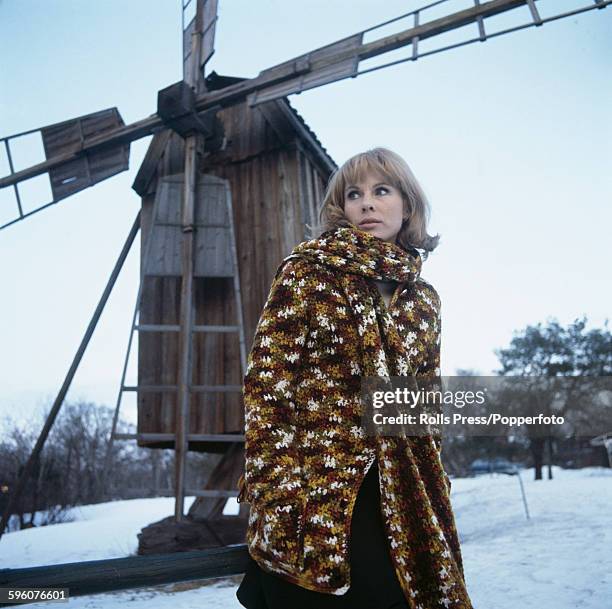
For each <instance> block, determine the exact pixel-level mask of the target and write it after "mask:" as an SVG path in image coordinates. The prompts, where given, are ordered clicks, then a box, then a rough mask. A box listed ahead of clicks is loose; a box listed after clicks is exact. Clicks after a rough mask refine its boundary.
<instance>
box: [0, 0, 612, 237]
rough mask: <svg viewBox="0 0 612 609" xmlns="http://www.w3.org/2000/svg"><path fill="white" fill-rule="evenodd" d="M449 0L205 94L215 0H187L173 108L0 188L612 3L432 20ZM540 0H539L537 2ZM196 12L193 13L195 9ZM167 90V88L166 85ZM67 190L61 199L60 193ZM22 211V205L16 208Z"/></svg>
mask: <svg viewBox="0 0 612 609" xmlns="http://www.w3.org/2000/svg"><path fill="white" fill-rule="evenodd" d="M449 1H450V0H438V1H436V2H432V3H430V4H427V5H424V6H421V7H419V8H417V9H413V10H412V11H410V12H408V13H405V14H403V15H400V16H398V17H396V18H395V19H392V20H389V21H386V22H384V23H381V24H378V25H375V26H373V27H371V28H368V29H367V30H363V31H361V32H358V33H357V34H354V35H352V36H349V37H347V38H344V39H342V40H339V41H336V42H334V43H332V44H329V45H326V46H324V47H321V48H318V49H315V50H313V51H311V52H309V53H305V54H303V55H300V56H298V57H294V58H293V59H290V60H288V61H284V62H282V63H280V64H277V65H276V66H273V67H271V68H268V69H266V70H263V71H261V72H260V73H259V74H258V75H257V76H256V77H255V78H252V79H248V80H244V81H242V82H240V83H238V84H235V85H232V86H229V87H226V88H224V89H223V90H221V91H216V92H214V93H209V92H206V91H204V90H203V89H204V79H203V74H202V67H203V66H204V64H205V63H206V62H207V61H208V60H209V59H210V57H211V56H212V53H213V52H214V35H215V25H216V21H217V1H216V0H189V2H188V3H187V4H185V5H184V8H183V11H185V7H188V6H191V3H196V4H195V6H196V8H199V9H200V11H201V12H200V14H201V15H202V23H201V25H200V26H198V27H196V21H195V20H196V17H194V18H193V19H192V20H191V21H190V22H189V24H188V26H187V27H186V28H185V30H184V32H183V59H184V69H189V70H191V71H190V72H185V74H186V75H187V74H189V75H190V77H189V78H185V80H184V81H183V83H189V85H190V86H189V87H186V86H183V87H182V88H181V87H180V86H179V85H180V83H177V84H176V85H174V87H175V89H176V90H175V91H172V92H171V94H172V95H174V96H175V98H177V99H179V100H180V103H179V104H175V106H176V107H174V108H173V110H172V112H171V113H170V114H168V113H167V112H165V111H164V109H163V108H162V107H161V106H160V101H159V98H158V111H157V113H156V114H153V115H151V116H149V117H148V118H146V119H143V120H141V121H137V122H136V123H133V124H131V125H127V126H116V127H115V128H114V129H109V130H108V131H106V132H104V133H101V134H98V135H96V136H95V137H92V138H91V139H84V140H83V141H82V142H81V143H80V146H77V147H76V148H73V149H71V151H70V152H69V153H63V154H60V155H57V154H56V155H55V156H52V157H51V158H48V159H47V161H45V162H44V163H40V164H39V165H36V166H34V167H30V168H28V169H24V170H22V171H19V172H13V169H12V167H11V173H10V174H9V175H8V176H4V177H2V178H0V188H6V187H9V186H13V187H14V188H15V194H16V202H17V206H19V195H18V189H17V184H18V183H19V182H21V181H24V180H26V179H29V178H31V177H33V176H36V175H40V174H42V173H50V172H51V171H52V170H57V172H58V175H61V174H62V171H63V169H62V168H63V167H64V166H65V165H67V164H69V163H71V162H74V161H76V160H77V159H80V158H82V157H84V156H90V157H91V155H92V154H94V153H95V152H96V151H98V150H102V149H106V150H117V148H118V147H119V146H125V145H126V144H128V143H129V142H132V141H135V140H137V139H140V138H142V137H145V136H148V135H152V134H154V133H156V132H158V131H160V130H163V129H164V128H166V127H170V128H172V129H174V130H177V125H180V124H182V125H183V129H184V125H185V123H186V124H187V125H188V127H189V128H192V127H193V128H194V129H196V130H199V131H204V132H205V131H206V127H205V126H204V123H205V121H202V120H201V118H200V117H201V114H202V113H204V112H208V113H209V117H210V115H211V114H214V110H215V108H219V107H228V106H231V105H233V104H237V103H240V102H242V101H243V100H244V99H245V98H247V99H248V102H249V105H251V106H254V105H257V104H261V103H263V102H266V101H271V100H274V99H278V98H280V97H284V96H287V95H291V94H299V93H301V92H302V91H306V90H308V89H313V88H315V87H320V86H322V85H325V84H330V83H332V82H336V81H339V80H343V79H345V78H349V77H351V78H354V77H356V76H359V75H361V74H365V73H367V72H371V71H373V70H379V69H382V68H385V67H388V66H391V65H395V64H397V63H401V62H405V61H415V60H417V59H420V58H422V57H426V56H428V55H432V54H434V53H439V52H443V51H447V50H450V49H453V48H457V47H459V46H463V45H466V44H471V43H473V42H484V41H486V40H489V39H490V38H494V37H496V36H500V35H504V34H508V33H511V32H514V31H517V30H519V29H524V28H527V27H533V26H541V25H543V24H544V23H547V22H549V21H554V20H557V19H562V18H566V17H571V16H573V15H577V14H579V13H583V12H586V11H590V10H593V9H603V8H606V7H607V6H608V5H609V4H611V3H612V0H589V1H588V2H587V0H574V2H575V4H576V6H575V8H574V9H572V10H569V11H565V12H551V13H550V14H546V15H544V14H541V12H540V10H539V9H538V5H537V4H536V1H537V0H490V1H489V2H481V0H473V2H474V6H472V7H470V8H467V9H464V10H461V11H457V12H454V13H449V14H448V15H444V16H442V17H438V18H436V19H430V20H429V21H428V20H427V17H428V15H429V14H430V13H431V12H432V11H433V10H434V9H436V8H437V7H443V6H444V5H445V4H446V3H448V2H449ZM541 3H542V0H540V4H541ZM557 8H558V5H557ZM510 11H516V12H517V13H518V12H519V11H520V12H521V14H522V15H524V16H525V20H524V22H523V23H520V24H518V25H513V26H512V27H509V28H506V29H503V30H498V31H493V32H489V31H487V23H486V19H489V18H493V17H496V16H499V15H502V14H504V13H508V12H510ZM196 14H198V13H197V11H196ZM405 19H411V20H412V21H413V26H412V27H410V28H409V29H404V30H401V31H399V32H397V33H394V34H391V35H388V36H385V37H383V38H379V39H377V40H374V41H372V42H369V43H364V42H363V39H364V36H365V34H367V33H369V32H372V31H375V30H377V29H379V28H382V27H388V26H389V25H390V24H391V23H394V22H399V21H400V20H405ZM469 25H473V26H474V27H475V32H477V35H476V36H474V37H472V38H467V39H466V40H462V41H460V42H457V43H453V44H450V45H446V46H442V47H439V48H436V49H432V50H429V51H425V52H420V50H419V43H420V42H422V41H424V40H429V39H435V38H436V37H442V36H443V35H444V34H446V33H448V32H451V31H453V30H458V29H459V28H463V27H465V26H469ZM196 32H198V34H197V35H196V36H197V38H199V40H198V42H197V44H198V45H199V48H200V51H199V56H200V59H199V60H198V65H199V69H198V70H197V71H196V72H194V71H193V57H192V55H193V51H189V52H187V50H186V49H187V42H188V41H189V39H191V40H192V41H193V37H194V34H195V33H196ZM405 46H412V53H411V54H410V55H409V56H407V57H405V58H402V59H399V60H395V61H391V62H388V63H385V64H382V65H377V66H374V67H370V68H365V69H363V70H361V71H360V70H359V66H360V64H361V63H362V62H365V61H367V60H370V59H373V58H375V57H379V56H382V55H384V54H386V53H390V52H392V51H395V50H397V49H399V48H402V47H405ZM168 89H170V87H169V88H168ZM188 89H189V90H188ZM164 91H165V90H164ZM161 93H162V92H160V95H161ZM81 118H85V117H81ZM73 120H79V119H73ZM67 122H70V121H67ZM10 139H11V138H4V143H5V145H7V140H10ZM79 184H81V185H83V186H82V188H87V187H88V186H91V185H92V184H87V183H86V182H83V181H80V182H79ZM76 186H77V185H75V189H74V190H72V191H71V192H69V193H67V194H66V195H65V196H69V194H74V192H78V190H81V189H82V188H79V189H76ZM65 196H64V197H63V198H65ZM58 200H59V199H58ZM53 202H55V200H54V201H52V202H51V203H53ZM48 205H50V203H48V204H47V205H43V206H40V207H39V208H37V210H36V211H40V210H41V209H44V208H45V207H47V206H48ZM19 211H20V212H21V210H19ZM28 215H29V214H28ZM25 217H26V216H25V215H23V214H21V213H20V214H19V215H18V217H17V218H16V219H15V220H13V221H11V222H9V223H8V224H13V223H14V222H16V221H19V220H22V219H24V218H25ZM8 224H5V225H4V226H0V229H2V228H5V227H6V226H8Z"/></svg>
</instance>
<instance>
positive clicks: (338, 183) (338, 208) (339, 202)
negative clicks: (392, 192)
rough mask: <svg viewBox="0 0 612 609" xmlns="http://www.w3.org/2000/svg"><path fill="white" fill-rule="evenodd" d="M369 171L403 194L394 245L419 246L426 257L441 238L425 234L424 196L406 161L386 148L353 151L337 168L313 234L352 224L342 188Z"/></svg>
mask: <svg viewBox="0 0 612 609" xmlns="http://www.w3.org/2000/svg"><path fill="white" fill-rule="evenodd" d="M369 172H373V173H378V174H381V175H382V176H383V177H384V179H385V180H386V181H388V182H389V183H390V184H391V186H393V187H394V188H396V189H397V190H399V192H400V193H401V195H402V199H403V201H404V213H403V215H404V220H403V222H402V228H401V229H400V231H399V233H398V235H397V239H396V243H397V245H399V246H400V247H402V248H403V249H405V250H408V249H410V248H415V249H417V250H418V249H421V250H423V259H424V260H425V259H427V256H428V255H429V252H431V251H433V250H434V249H435V248H436V247H437V246H438V242H439V240H440V235H439V234H437V235H436V236H433V237H432V236H431V235H429V234H428V233H427V222H428V221H429V216H430V206H429V202H428V200H427V196H426V195H425V193H424V192H423V189H422V188H421V186H420V184H419V182H418V180H417V179H416V177H415V176H414V174H413V173H412V170H411V169H410V167H409V166H408V163H406V161H405V160H404V159H403V158H402V157H401V156H400V155H399V154H397V153H395V152H393V151H391V150H389V149H387V148H372V149H371V150H368V151H367V152H361V153H359V154H356V155H355V156H353V157H351V158H350V159H349V160H348V161H346V162H345V163H344V164H343V165H342V166H341V167H339V168H338V169H336V171H335V172H334V173H333V174H332V176H331V178H330V180H329V183H328V184H327V188H326V190H325V196H324V198H323V203H322V204H321V208H320V210H319V224H318V225H317V226H315V227H312V230H313V232H314V236H315V237H318V236H319V235H321V233H323V232H325V231H327V230H330V229H334V228H338V227H340V226H352V224H351V223H350V222H349V221H348V219H347V217H346V215H345V214H344V193H345V189H346V187H347V186H348V185H349V184H355V183H356V182H360V181H362V180H363V179H364V177H365V175H366V173H369Z"/></svg>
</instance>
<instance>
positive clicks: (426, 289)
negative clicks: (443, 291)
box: [415, 277, 442, 311]
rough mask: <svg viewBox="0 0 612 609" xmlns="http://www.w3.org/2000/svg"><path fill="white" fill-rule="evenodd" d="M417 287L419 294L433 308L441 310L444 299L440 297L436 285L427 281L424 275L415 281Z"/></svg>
mask: <svg viewBox="0 0 612 609" xmlns="http://www.w3.org/2000/svg"><path fill="white" fill-rule="evenodd" d="M415 289H416V292H417V294H418V295H419V296H420V297H421V298H422V299H423V300H424V301H425V302H426V303H427V304H428V305H429V306H430V307H432V308H433V309H435V310H436V311H439V310H440V307H441V305H442V301H441V299H440V294H438V291H437V290H436V288H434V286H433V285H432V284H431V283H429V281H426V280H425V279H423V278H422V277H419V278H418V279H417V280H416V281H415Z"/></svg>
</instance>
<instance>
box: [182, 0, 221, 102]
mask: <svg viewBox="0 0 612 609" xmlns="http://www.w3.org/2000/svg"><path fill="white" fill-rule="evenodd" d="M198 2H199V3H200V4H202V9H201V10H202V15H203V26H202V29H201V32H200V35H201V36H202V50H201V57H200V62H199V63H200V65H199V70H200V74H202V76H203V73H202V70H203V69H204V66H205V65H206V63H207V62H208V61H209V59H210V58H211V57H212V56H213V54H214V52H215V30H216V26H217V0H186V1H182V15H181V16H182V24H183V80H184V81H188V79H189V75H190V74H191V71H192V69H193V68H192V57H193V55H192V52H191V39H192V36H193V35H194V33H195V32H196V16H197V3H198ZM186 24H187V25H186ZM198 81H199V83H201V82H202V79H198ZM202 90H203V88H202V87H201V85H200V87H199V89H198V93H201V92H202Z"/></svg>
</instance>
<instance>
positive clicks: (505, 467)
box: [470, 457, 522, 476]
mask: <svg viewBox="0 0 612 609" xmlns="http://www.w3.org/2000/svg"><path fill="white" fill-rule="evenodd" d="M520 467H522V464H519V463H512V461H508V459H504V458H501V457H498V458H496V459H476V460H475V461H472V463H471V465H470V472H471V473H472V475H473V476H478V475H480V474H490V473H493V472H497V473H500V474H513V473H515V472H516V471H517V469H519V468H520Z"/></svg>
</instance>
